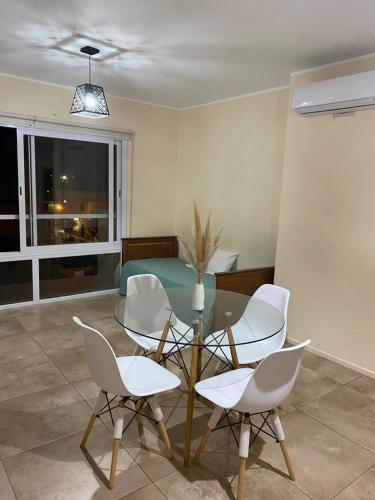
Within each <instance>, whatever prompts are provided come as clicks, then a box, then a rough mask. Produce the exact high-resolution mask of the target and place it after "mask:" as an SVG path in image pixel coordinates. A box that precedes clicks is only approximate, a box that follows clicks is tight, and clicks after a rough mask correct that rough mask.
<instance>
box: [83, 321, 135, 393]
mask: <svg viewBox="0 0 375 500" xmlns="http://www.w3.org/2000/svg"><path fill="white" fill-rule="evenodd" d="M73 321H74V322H75V323H76V324H77V325H79V326H81V327H82V328H83V334H84V343H85V350H86V357H87V364H88V366H89V370H90V373H91V377H92V378H93V379H94V382H95V383H96V384H97V385H98V386H99V387H100V388H101V389H103V390H104V391H106V392H109V393H111V394H117V395H121V396H125V395H127V389H126V387H125V385H124V382H123V380H122V377H121V374H120V371H119V368H118V364H117V359H116V355H115V353H114V352H113V349H112V347H111V345H110V343H109V342H108V340H107V339H106V338H105V337H104V336H103V335H102V334H101V333H100V332H98V330H95V328H92V327H91V326H88V325H86V324H85V323H83V322H82V321H81V320H80V318H78V317H77V316H73Z"/></svg>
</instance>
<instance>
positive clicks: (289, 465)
mask: <svg viewBox="0 0 375 500" xmlns="http://www.w3.org/2000/svg"><path fill="white" fill-rule="evenodd" d="M280 447H281V451H282V452H283V456H284V460H285V464H286V467H287V469H288V473H289V479H291V481H295V480H296V476H295V474H294V470H293V466H292V461H291V460H290V456H289V452H288V447H287V445H286V442H285V440H284V441H280Z"/></svg>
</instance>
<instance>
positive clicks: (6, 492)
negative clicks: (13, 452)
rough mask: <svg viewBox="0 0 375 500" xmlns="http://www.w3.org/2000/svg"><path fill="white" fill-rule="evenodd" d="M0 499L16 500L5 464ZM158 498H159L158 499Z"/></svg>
mask: <svg viewBox="0 0 375 500" xmlns="http://www.w3.org/2000/svg"><path fill="white" fill-rule="evenodd" d="M0 498H1V500H16V497H15V496H14V492H13V489H12V486H11V484H10V482H9V479H8V476H7V475H6V472H5V469H4V466H3V464H2V463H1V462H0ZM156 498H157V497H156Z"/></svg>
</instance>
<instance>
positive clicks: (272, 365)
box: [235, 340, 310, 413]
mask: <svg viewBox="0 0 375 500" xmlns="http://www.w3.org/2000/svg"><path fill="white" fill-rule="evenodd" d="M309 344H310V340H306V341H305V342H303V343H302V344H299V345H296V346H293V347H288V348H286V349H280V350H278V351H275V352H272V353H271V354H268V355H267V356H266V357H265V358H264V359H263V361H262V362H261V363H260V364H259V365H258V366H257V368H256V369H255V370H254V372H253V374H252V376H251V378H250V380H249V383H248V384H247V386H246V389H245V391H244V393H243V394H242V396H241V398H240V400H239V402H238V403H237V404H236V406H235V409H236V410H237V411H241V412H248V413H258V412H263V411H268V410H272V409H273V408H276V407H277V406H279V405H280V404H281V403H282V402H283V401H284V399H285V398H287V397H288V395H289V394H290V392H291V390H292V389H293V386H294V384H295V381H296V378H297V375H298V372H299V369H300V366H301V357H302V353H303V350H304V348H305V347H306V346H307V345H309Z"/></svg>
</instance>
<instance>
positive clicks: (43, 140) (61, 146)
mask: <svg viewBox="0 0 375 500" xmlns="http://www.w3.org/2000/svg"><path fill="white" fill-rule="evenodd" d="M34 141H35V182H36V211H37V215H36V218H37V243H36V242H35V243H34V244H38V245H55V244H64V243H87V242H97V241H108V233H109V231H108V217H109V213H108V208H109V203H108V144H103V143H95V142H87V141H76V140H71V139H57V138H51V137H35V138H34ZM25 149H26V147H25ZM25 167H26V165H25ZM65 215H66V217H64V216H65ZM87 215H90V216H91V217H90V218H87V217H83V216H87Z"/></svg>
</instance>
